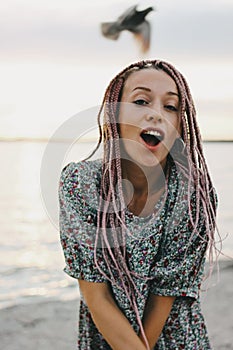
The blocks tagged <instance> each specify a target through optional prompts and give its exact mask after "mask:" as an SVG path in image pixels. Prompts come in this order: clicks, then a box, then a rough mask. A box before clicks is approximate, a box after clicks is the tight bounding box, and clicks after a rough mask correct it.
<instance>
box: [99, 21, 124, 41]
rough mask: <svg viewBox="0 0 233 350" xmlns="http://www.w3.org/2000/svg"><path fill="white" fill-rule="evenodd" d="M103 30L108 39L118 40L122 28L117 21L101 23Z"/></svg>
mask: <svg viewBox="0 0 233 350" xmlns="http://www.w3.org/2000/svg"><path fill="white" fill-rule="evenodd" d="M101 32H102V34H103V36H105V37H106V38H108V39H112V40H117V39H118V38H119V35H120V30H119V26H118V24H117V22H105V23H101Z"/></svg>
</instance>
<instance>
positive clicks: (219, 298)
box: [0, 261, 233, 350]
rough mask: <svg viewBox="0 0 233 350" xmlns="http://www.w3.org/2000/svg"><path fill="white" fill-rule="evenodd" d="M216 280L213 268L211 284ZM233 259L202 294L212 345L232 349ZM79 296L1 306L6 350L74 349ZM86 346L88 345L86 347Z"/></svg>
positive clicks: (0, 329) (220, 349) (222, 266)
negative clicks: (60, 299) (63, 299)
mask: <svg viewBox="0 0 233 350" xmlns="http://www.w3.org/2000/svg"><path fill="white" fill-rule="evenodd" d="M215 282H216V283H217V274H216V272H214V274H213V277H212V281H211V284H213V283H215ZM232 282H233V261H224V262H223V261H222V262H220V276H219V282H218V283H217V284H216V285H215V286H211V287H210V289H209V290H208V292H205V293H204V294H203V296H202V305H203V312H204V315H205V318H206V323H207V327H208V330H209V335H210V339H211V342H212V346H213V348H214V349H215V350H225V349H233V308H232V305H233V283H232ZM77 319H78V300H73V301H67V302H62V301H55V300H54V301H53V300H51V301H45V302H40V303H33V304H24V305H18V306H14V307H10V308H6V309H2V310H0V344H1V349H4V350H40V349H43V350H54V349H56V350H74V349H75V348H76V329H77ZM83 350H86V349H83Z"/></svg>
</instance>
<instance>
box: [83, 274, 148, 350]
mask: <svg viewBox="0 0 233 350" xmlns="http://www.w3.org/2000/svg"><path fill="white" fill-rule="evenodd" d="M79 287H80V290H81V292H82V295H83V297H84V299H85V302H86V303H87V306H88V308H89V310H90V313H91V316H92V319H93V321H94V323H95V325H96V327H97V328H98V330H99V332H100V333H101V334H102V335H103V337H104V338H105V340H106V341H107V342H108V344H109V345H110V346H111V348H112V350H123V349H124V350H146V346H145V345H143V342H142V340H140V338H139V337H138V335H137V334H136V333H135V331H134V329H133V328H132V326H131V325H130V323H129V321H128V320H127V318H126V317H125V316H124V314H123V313H122V312H121V310H120V309H119V308H118V307H117V305H116V303H115V301H114V299H113V297H112V293H111V291H110V289H109V286H108V284H107V283H93V282H87V281H83V280H79Z"/></svg>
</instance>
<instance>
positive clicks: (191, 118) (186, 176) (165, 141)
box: [59, 60, 216, 350]
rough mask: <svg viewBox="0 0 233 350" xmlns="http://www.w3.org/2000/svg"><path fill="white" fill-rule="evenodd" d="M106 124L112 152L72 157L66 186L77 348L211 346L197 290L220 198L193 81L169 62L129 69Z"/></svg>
mask: <svg viewBox="0 0 233 350" xmlns="http://www.w3.org/2000/svg"><path fill="white" fill-rule="evenodd" d="M102 112H103V126H102V123H101V116H102ZM98 123H99V130H100V138H99V143H98V146H97V148H98V147H99V145H100V144H101V143H102V140H103V159H102V160H85V161H81V162H79V163H70V164H68V165H67V166H66V167H65V168H64V169H63V171H62V174H61V181H60V192H59V196H60V230H61V243H62V247H63V249H64V255H65V259H66V268H65V271H66V273H68V274H69V275H70V276H72V277H74V278H76V279H77V280H78V282H79V287H80V291H81V303H80V316H79V336H78V349H80V350H89V349H93V350H96V349H104V350H109V349H113V350H145V349H156V350H165V349H166V350H172V349H174V350H178V349H185V350H195V349H196V350H201V349H202V350H208V349H211V347H210V344H209V340H208V335H207V331H206V327H205V323H204V319H203V316H202V313H201V308H200V300H199V294H200V285H201V282H202V279H203V268H204V262H205V255H206V251H207V249H208V251H209V254H210V258H211V257H212V254H213V249H214V228H215V214H216V200H215V194H214V189H213V185H212V182H211V179H210V176H209V173H208V169H207V166H206V162H205V159H204V155H203V151H202V145H201V137H200V133H199V129H198V126H197V121H196V116H195V108H194V104H193V100H192V97H191V94H190V91H189V88H188V85H187V83H186V81H185V79H184V77H183V76H182V75H181V74H180V73H179V72H178V71H177V70H176V69H175V68H174V67H173V66H172V65H170V64H169V63H166V62H163V61H157V60H155V61H142V62H138V63H135V64H132V65H130V66H129V67H127V68H126V69H124V70H123V71H122V72H121V73H120V74H118V75H117V76H116V77H115V78H114V79H113V80H112V81H111V83H110V84H109V86H108V88H107V90H106V93H105V96H104V100H103V104H102V107H101V110H100V112H99V116H98Z"/></svg>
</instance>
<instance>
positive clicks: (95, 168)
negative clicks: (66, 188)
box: [61, 159, 102, 182]
mask: <svg viewBox="0 0 233 350" xmlns="http://www.w3.org/2000/svg"><path fill="white" fill-rule="evenodd" d="M101 167H102V161H101V160H100V159H97V160H93V161H88V160H82V161H80V162H71V163H69V164H67V165H66V166H65V167H64V168H63V169H62V171H61V181H63V182H69V181H71V182H77V181H81V182H89V181H90V180H92V181H94V180H95V179H97V178H98V179H99V178H100V176H101Z"/></svg>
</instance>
